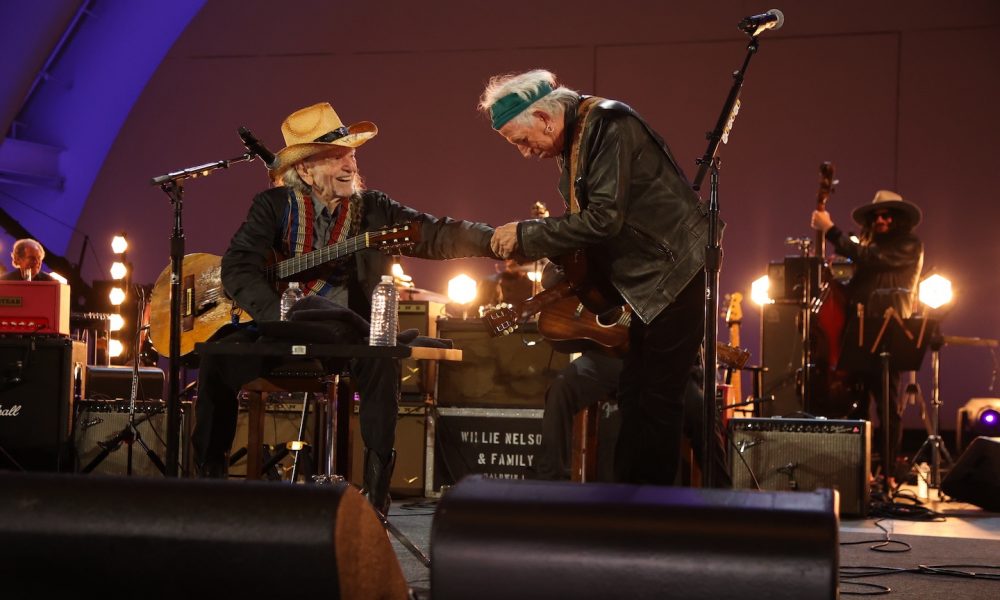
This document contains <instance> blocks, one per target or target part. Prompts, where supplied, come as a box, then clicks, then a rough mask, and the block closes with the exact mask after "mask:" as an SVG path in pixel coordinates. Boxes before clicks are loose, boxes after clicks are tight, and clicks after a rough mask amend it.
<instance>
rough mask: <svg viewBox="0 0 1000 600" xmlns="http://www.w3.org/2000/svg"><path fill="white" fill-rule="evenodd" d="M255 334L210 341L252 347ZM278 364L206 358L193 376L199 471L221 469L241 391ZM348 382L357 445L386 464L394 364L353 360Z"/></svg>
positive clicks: (395, 394)
mask: <svg viewBox="0 0 1000 600" xmlns="http://www.w3.org/2000/svg"><path fill="white" fill-rule="evenodd" d="M257 338H258V334H257V333H256V331H255V330H254V329H252V328H248V327H239V328H235V329H231V330H227V331H226V332H222V333H221V334H220V335H219V336H218V337H216V338H214V341H220V342H253V341H256V340H257ZM279 362H280V361H279V360H278V359H270V358H269V359H255V358H252V357H245V356H241V357H228V356H220V355H205V356H203V357H202V358H201V366H200V369H199V371H198V401H197V404H196V407H195V414H196V417H197V418H196V423H195V429H194V433H193V434H192V442H193V445H194V451H195V460H196V462H197V464H199V465H206V464H213V463H214V464H216V465H220V464H222V462H223V461H224V460H225V457H226V453H228V452H229V450H230V448H231V447H232V445H233V438H234V437H235V436H236V419H237V415H238V411H239V403H238V401H237V394H238V393H239V390H240V388H241V387H242V386H243V385H244V384H246V383H248V382H250V381H253V380H254V379H256V378H257V377H260V376H261V374H266V373H268V372H270V371H271V369H273V368H275V367H277V366H278V364H279ZM349 368H350V372H351V376H352V378H353V379H354V381H355V382H356V385H357V387H358V394H359V395H360V397H361V407H360V415H359V417H360V421H361V439H362V440H363V441H364V445H365V447H366V448H370V449H372V450H374V451H375V452H377V453H378V454H379V456H380V457H382V458H383V459H388V457H389V454H390V453H391V452H392V448H393V444H394V443H395V438H396V417H397V415H398V411H399V377H400V363H399V361H398V360H396V359H391V358H377V359H353V360H351V361H350V363H349Z"/></svg>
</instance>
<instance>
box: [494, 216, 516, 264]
mask: <svg viewBox="0 0 1000 600" xmlns="http://www.w3.org/2000/svg"><path fill="white" fill-rule="evenodd" d="M490 248H492V249H493V254H496V255H497V256H499V257H500V258H510V256H511V255H512V254H514V251H515V250H517V222H516V221H515V222H513V223H507V224H506V225H501V226H500V227H497V228H496V230H495V231H494V232H493V239H491V240H490Z"/></svg>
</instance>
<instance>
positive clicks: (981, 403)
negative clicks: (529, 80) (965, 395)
mask: <svg viewBox="0 0 1000 600" xmlns="http://www.w3.org/2000/svg"><path fill="white" fill-rule="evenodd" d="M957 423H958V428H957V431H956V432H955V433H956V438H957V439H956V446H957V447H958V451H959V452H961V451H962V450H964V449H965V447H966V446H968V445H969V443H970V442H971V441H972V440H973V439H975V438H977V437H980V436H982V437H1000V398H972V399H970V400H969V401H968V402H966V403H965V406H963V407H962V408H960V409H958V419H957Z"/></svg>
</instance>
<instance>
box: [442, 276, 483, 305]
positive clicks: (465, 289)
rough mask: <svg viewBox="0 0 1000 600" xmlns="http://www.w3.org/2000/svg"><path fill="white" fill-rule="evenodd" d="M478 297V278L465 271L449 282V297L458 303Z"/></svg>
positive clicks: (465, 302) (464, 302)
mask: <svg viewBox="0 0 1000 600" xmlns="http://www.w3.org/2000/svg"><path fill="white" fill-rule="evenodd" d="M475 298H476V280H475V279H473V278H471V277H469V276H468V275H466V274H465V273H462V274H461V275H459V276H457V277H454V278H452V279H451V281H449V282H448V299H450V300H451V301H452V302H456V303H458V304H468V303H469V302H472V301H473V300H475Z"/></svg>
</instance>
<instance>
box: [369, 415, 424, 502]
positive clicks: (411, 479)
mask: <svg viewBox="0 0 1000 600" xmlns="http://www.w3.org/2000/svg"><path fill="white" fill-rule="evenodd" d="M353 405H354V406H353V408H354V410H353V412H352V413H351V430H350V431H351V474H350V481H351V483H353V484H356V485H357V486H358V487H361V486H362V485H363V484H364V481H363V479H364V464H365V455H364V441H363V440H362V439H361V422H360V419H359V418H358V406H359V403H357V402H354V403H353ZM425 413H426V409H425V408H424V407H423V406H402V407H400V409H399V417H398V420H397V421H396V444H395V449H396V468H395V469H393V471H392V479H391V480H390V481H389V492H391V493H392V495H393V497H403V496H422V495H423V493H424V474H425V469H424V446H425V443H426V439H425V438H426V421H427V419H426V417H425Z"/></svg>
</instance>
